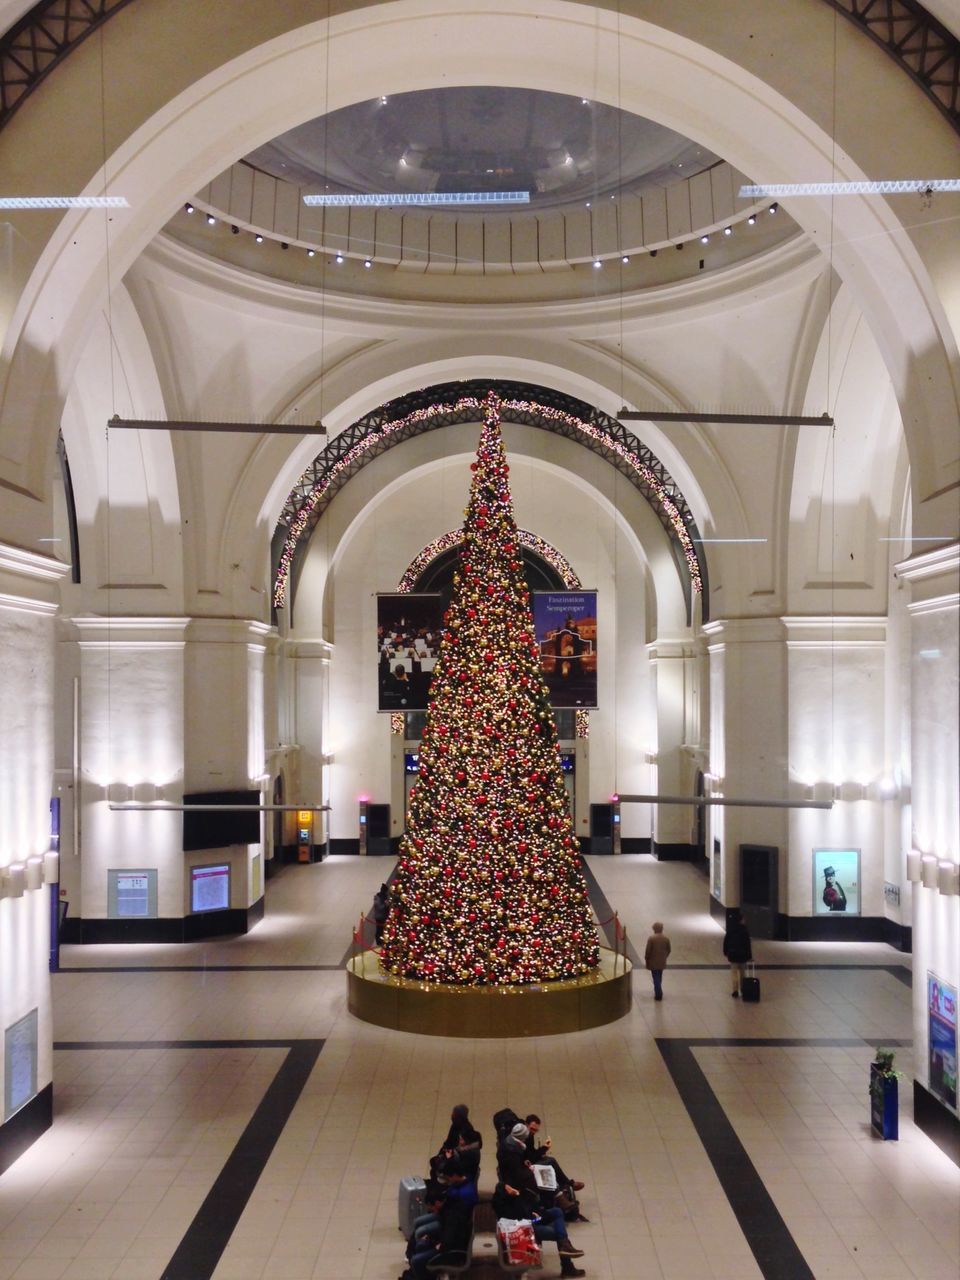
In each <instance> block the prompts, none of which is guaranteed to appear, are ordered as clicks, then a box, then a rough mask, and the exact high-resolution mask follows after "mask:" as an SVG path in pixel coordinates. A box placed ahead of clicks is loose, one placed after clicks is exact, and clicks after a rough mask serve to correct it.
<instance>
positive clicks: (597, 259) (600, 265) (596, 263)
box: [593, 258, 603, 267]
mask: <svg viewBox="0 0 960 1280" xmlns="http://www.w3.org/2000/svg"><path fill="white" fill-rule="evenodd" d="M593 265H594V266H595V267H602V266H603V263H602V262H601V261H600V259H599V258H594V260H593Z"/></svg>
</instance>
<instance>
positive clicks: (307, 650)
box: [284, 638, 334, 663]
mask: <svg viewBox="0 0 960 1280" xmlns="http://www.w3.org/2000/svg"><path fill="white" fill-rule="evenodd" d="M284 647H285V649H286V651H287V655H288V657H291V658H295V659H304V660H313V661H319V662H324V663H328V662H330V660H331V659H332V658H333V650H334V646H333V645H332V644H330V643H329V642H328V641H326V640H297V639H292V638H290V639H287V640H286V641H285V644H284Z"/></svg>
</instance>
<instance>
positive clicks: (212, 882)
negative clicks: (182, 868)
mask: <svg viewBox="0 0 960 1280" xmlns="http://www.w3.org/2000/svg"><path fill="white" fill-rule="evenodd" d="M229 906H230V867H229V865H228V864H227V863H225V862H221V863H218V864H217V865H216V866H212V867H191V868H190V910H191V911H224V910H226V908H227V907H229Z"/></svg>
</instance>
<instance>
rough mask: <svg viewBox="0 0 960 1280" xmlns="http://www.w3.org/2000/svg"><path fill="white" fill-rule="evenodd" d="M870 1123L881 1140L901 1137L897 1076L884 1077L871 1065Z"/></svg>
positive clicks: (893, 1139)
mask: <svg viewBox="0 0 960 1280" xmlns="http://www.w3.org/2000/svg"><path fill="white" fill-rule="evenodd" d="M870 1123H871V1124H872V1125H873V1128H874V1129H875V1131H876V1132H877V1133H878V1134H879V1135H880V1137H881V1138H884V1139H889V1140H892V1141H896V1140H897V1139H898V1138H899V1136H900V1097H899V1089H898V1088H897V1079H896V1076H894V1077H892V1078H891V1077H890V1076H884V1075H882V1074H881V1072H879V1071H878V1070H877V1068H876V1067H875V1066H874V1064H873V1063H871V1064H870Z"/></svg>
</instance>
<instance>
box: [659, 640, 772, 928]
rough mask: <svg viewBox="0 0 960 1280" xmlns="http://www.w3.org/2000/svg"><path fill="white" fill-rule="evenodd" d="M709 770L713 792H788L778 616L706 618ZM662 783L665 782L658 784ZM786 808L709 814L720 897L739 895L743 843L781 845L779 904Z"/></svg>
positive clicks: (733, 901) (735, 900)
mask: <svg viewBox="0 0 960 1280" xmlns="http://www.w3.org/2000/svg"><path fill="white" fill-rule="evenodd" d="M704 633H705V634H706V636H707V637H708V648H709V653H710V700H711V711H710V770H709V772H710V773H711V775H713V776H714V778H715V779H716V780H717V781H716V783H715V784H714V788H713V789H714V791H715V792H716V793H717V794H721V795H724V796H727V797H738V798H741V799H768V798H769V799H776V800H782V799H786V798H787V795H788V769H787V662H786V658H787V650H786V645H785V643H784V639H785V636H784V628H783V624H782V623H781V621H780V620H779V619H777V618H744V619H734V620H729V621H723V622H710V623H707V625H706V626H705V627H704ZM661 789H662V784H661ZM786 838H787V822H786V811H785V810H783V809H766V808H765V809H740V808H735V807H730V808H727V807H724V808H723V809H722V811H721V810H719V809H718V810H716V811H714V812H712V813H711V820H710V823H709V824H708V828H707V839H708V842H710V841H712V840H713V839H718V840H720V842H721V855H722V862H723V873H722V887H721V897H722V901H723V903H724V904H725V905H726V906H737V905H738V904H739V901H740V845H741V844H761V845H773V846H775V847H776V848H778V849H779V850H780V886H781V910H783V906H782V903H783V897H782V894H783V883H784V879H785V865H786V857H787V847H786Z"/></svg>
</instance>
